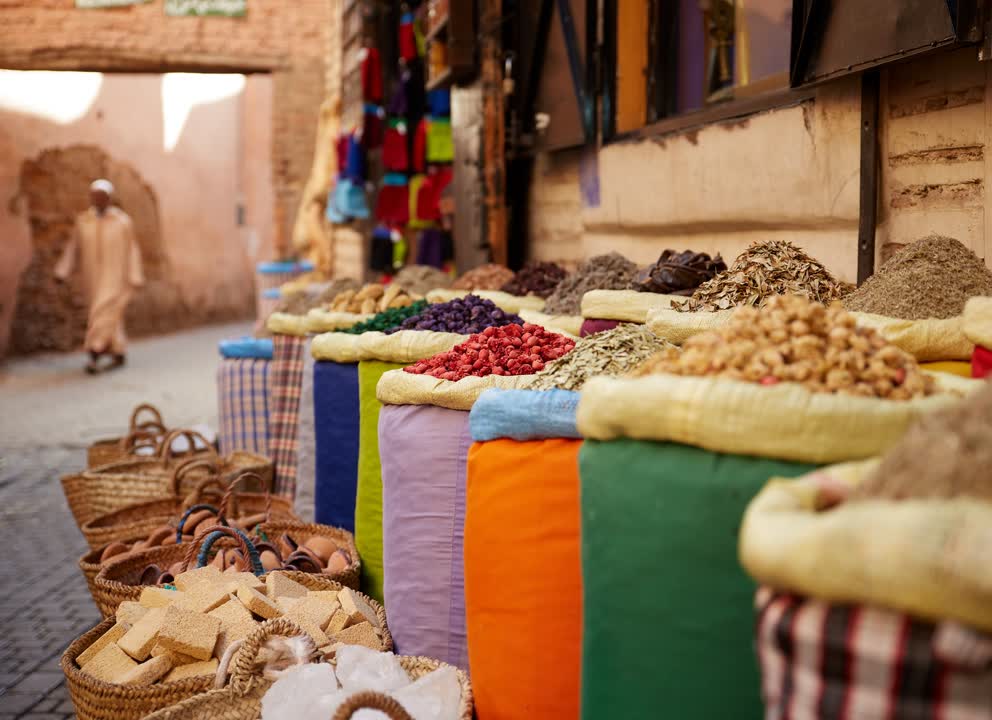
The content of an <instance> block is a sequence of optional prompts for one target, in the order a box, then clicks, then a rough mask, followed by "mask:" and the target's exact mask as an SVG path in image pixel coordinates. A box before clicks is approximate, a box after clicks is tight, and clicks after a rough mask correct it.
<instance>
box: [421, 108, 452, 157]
mask: <svg viewBox="0 0 992 720" xmlns="http://www.w3.org/2000/svg"><path fill="white" fill-rule="evenodd" d="M454 159H455V145H454V141H453V140H452V138H451V120H449V119H447V118H440V117H433V116H432V117H431V118H430V119H429V120H428V123H427V162H429V163H450V162H453V161H454Z"/></svg>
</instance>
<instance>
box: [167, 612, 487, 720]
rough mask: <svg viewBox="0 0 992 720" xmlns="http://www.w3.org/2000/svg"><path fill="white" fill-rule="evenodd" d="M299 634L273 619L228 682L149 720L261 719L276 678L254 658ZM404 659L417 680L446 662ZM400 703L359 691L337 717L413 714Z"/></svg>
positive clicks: (467, 703)
mask: <svg viewBox="0 0 992 720" xmlns="http://www.w3.org/2000/svg"><path fill="white" fill-rule="evenodd" d="M298 634H300V630H299V628H298V627H297V626H295V625H293V623H291V622H289V621H288V620H282V619H277V620H270V621H269V622H267V623H265V624H264V625H262V627H261V628H260V629H259V630H258V631H257V632H256V633H255V634H254V635H252V636H251V637H250V638H248V640H246V641H245V644H244V645H243V646H242V648H241V650H240V652H239V653H238V655H237V656H236V657H235V658H234V662H233V663H232V666H231V667H232V670H231V678H230V681H229V682H228V684H227V686H226V687H224V688H220V689H217V690H211V691H210V692H207V693H204V694H203V695H198V696H197V697H193V698H190V699H188V700H184V701H182V702H180V703H177V704H176V705H173V706H171V707H168V708H165V709H163V710H159V711H158V712H156V713H155V714H154V715H150V716H149V717H148V720H260V718H261V717H262V698H263V697H264V696H265V693H266V692H267V691H268V689H269V688H270V687H271V686H272V682H273V681H271V680H267V679H266V678H264V677H262V675H261V674H260V673H259V669H258V668H257V667H256V663H255V659H256V657H257V655H258V651H259V648H260V647H261V646H262V644H263V643H264V641H265V640H266V639H267V638H269V637H272V636H273V635H283V636H287V637H292V636H294V635H298ZM399 661H400V664H401V665H402V666H403V669H404V670H406V671H407V674H408V675H409V676H410V678H411V679H413V680H417V679H419V678H421V677H423V676H424V675H426V674H427V673H430V672H433V671H434V670H437V669H439V668H441V667H444V663H442V662H440V661H439V660H431V659H430V658H422V657H403V656H401V657H400V658H399ZM458 682H459V684H460V685H461V690H462V697H461V706H460V708H459V710H460V712H459V720H472V685H471V683H470V682H469V679H468V675H466V674H465V673H464V672H462V671H461V670H458ZM398 705H399V704H398V703H397V702H396V701H395V700H393V699H392V698H390V697H389V696H387V695H382V694H381V693H356V694H355V695H353V696H351V697H350V698H348V700H347V702H345V704H344V705H342V706H341V707H340V708H339V709H338V714H337V715H335V716H334V717H335V718H339V717H340V718H343V719H344V720H347V718H350V717H351V715H352V714H353V713H354V712H356V711H357V710H359V709H361V708H371V709H374V710H380V711H382V712H384V713H385V714H386V715H387V716H388V717H390V718H392V720H401V719H402V720H406V719H407V718H409V717H410V716H409V714H407V713H406V711H405V710H403V708H402V707H399V709H398V711H397V706H398ZM384 708H385V709H384ZM341 713H345V714H343V715H342V714H341ZM391 713H392V714H391ZM400 713H402V714H400Z"/></svg>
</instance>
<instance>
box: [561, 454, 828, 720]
mask: <svg viewBox="0 0 992 720" xmlns="http://www.w3.org/2000/svg"><path fill="white" fill-rule="evenodd" d="M813 467H814V466H810V465H805V464H800V463H790V462H782V461H777V460H767V459H763V458H755V457H745V456H741V455H722V454H719V453H714V452H710V451H706V450H701V449H698V448H694V447H689V446H687V445H678V444H674V443H661V442H649V441H639V440H627V439H623V440H612V441H608V442H597V441H594V440H586V442H585V443H583V446H582V451H581V452H580V454H579V471H580V476H581V484H582V490H581V496H582V582H583V598H584V603H583V650H582V717H583V719H584V720H599V719H600V718H635V717H678V718H680V720H713V718H734V720H761V718H762V717H763V715H764V709H763V707H762V702H761V685H760V677H759V673H758V665H757V660H756V658H755V654H754V592H755V585H754V583H753V582H752V581H751V579H750V578H748V576H747V575H746V574H745V573H744V571H743V570H742V569H741V567H740V564H739V563H738V560H737V535H738V530H739V528H740V523H741V519H742V517H743V514H744V509H745V507H746V506H747V504H748V502H749V501H750V500H751V498H752V497H753V496H755V495H756V494H757V493H758V491H759V490H760V489H761V488H762V486H764V484H765V483H766V482H767V481H768V479H769V478H771V477H772V476H779V477H795V476H798V475H801V474H803V473H805V472H808V471H809V470H811V469H813Z"/></svg>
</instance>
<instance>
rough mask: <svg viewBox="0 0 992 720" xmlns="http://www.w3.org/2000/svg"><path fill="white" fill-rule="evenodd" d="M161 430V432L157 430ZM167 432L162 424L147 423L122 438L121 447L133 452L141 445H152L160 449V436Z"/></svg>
mask: <svg viewBox="0 0 992 720" xmlns="http://www.w3.org/2000/svg"><path fill="white" fill-rule="evenodd" d="M156 431H161V432H156ZM164 432H165V428H163V427H162V426H161V425H152V424H150V423H146V424H145V425H142V426H141V427H138V428H135V429H134V430H132V431H131V432H129V433H128V434H127V435H125V436H124V439H123V440H121V447H122V448H123V449H124V452H126V453H128V454H131V453H133V452H134V451H135V450H137V449H138V448H141V447H150V448H154V449H155V450H156V451H158V439H157V438H158V436H159V435H160V434H161V433H164Z"/></svg>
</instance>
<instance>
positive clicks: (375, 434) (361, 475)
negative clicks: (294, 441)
mask: <svg viewBox="0 0 992 720" xmlns="http://www.w3.org/2000/svg"><path fill="white" fill-rule="evenodd" d="M401 367H404V366H403V365H398V364H396V363H388V362H380V361H378V360H362V361H361V362H360V363H358V407H359V429H358V490H357V493H356V497H355V545H357V546H358V554H359V556H360V557H361V558H362V591H363V592H364V593H365V594H366V595H369V596H371V597H373V598H375V599H376V600H378V601H379V602H382V579H383V570H382V466H381V465H380V464H379V411H380V410H381V409H382V403H380V402H379V401H378V400H377V399H376V397H375V386H376V385H377V384H378V383H379V378H381V377H382V375H383V373H385V372H387V371H389V370H397V369H399V368H401Z"/></svg>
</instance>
